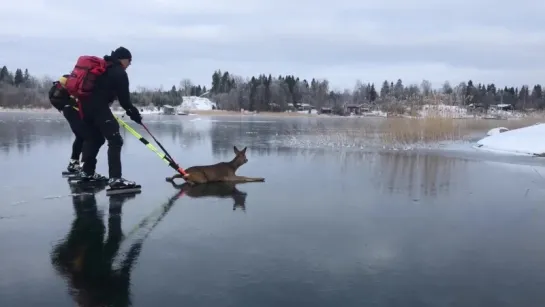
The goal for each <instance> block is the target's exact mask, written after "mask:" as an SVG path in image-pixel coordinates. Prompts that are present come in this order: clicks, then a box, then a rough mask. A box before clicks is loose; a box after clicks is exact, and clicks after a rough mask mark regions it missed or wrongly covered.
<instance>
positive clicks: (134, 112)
mask: <svg viewBox="0 0 545 307" xmlns="http://www.w3.org/2000/svg"><path fill="white" fill-rule="evenodd" d="M127 115H128V116H129V117H130V118H131V119H132V120H133V121H134V122H135V123H137V124H140V125H142V115H140V112H139V111H138V109H137V108H135V107H132V108H130V109H128V110H127Z"/></svg>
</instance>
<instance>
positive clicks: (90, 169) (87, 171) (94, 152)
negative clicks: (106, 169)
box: [78, 108, 108, 180]
mask: <svg viewBox="0 0 545 307" xmlns="http://www.w3.org/2000/svg"><path fill="white" fill-rule="evenodd" d="M85 109H87V110H85ZM94 109H95V108H84V112H83V113H84V118H83V120H81V121H80V123H81V126H80V129H79V132H80V133H79V134H80V135H81V136H82V138H83V139H84V142H83V148H82V159H81V160H82V162H83V166H82V172H81V178H82V179H83V180H88V179H89V180H107V179H108V178H106V177H104V176H102V175H100V174H98V173H97V172H96V165H97V156H98V152H99V151H100V148H101V147H102V145H104V142H105V139H104V136H102V133H101V131H100V129H99V127H98V126H97V124H96V123H97V122H96V112H95V110H94ZM78 116H79V113H78Z"/></svg>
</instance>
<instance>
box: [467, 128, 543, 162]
mask: <svg viewBox="0 0 545 307" xmlns="http://www.w3.org/2000/svg"><path fill="white" fill-rule="evenodd" d="M475 148H478V149H482V150H488V151H493V152H498V153H506V154H515V155H532V156H533V155H542V154H545V124H541V123H539V124H535V125H533V126H529V127H524V128H519V129H514V130H509V131H506V132H503V133H497V134H493V135H490V136H487V137H485V138H483V139H482V140H480V141H478V142H477V145H476V146H475Z"/></svg>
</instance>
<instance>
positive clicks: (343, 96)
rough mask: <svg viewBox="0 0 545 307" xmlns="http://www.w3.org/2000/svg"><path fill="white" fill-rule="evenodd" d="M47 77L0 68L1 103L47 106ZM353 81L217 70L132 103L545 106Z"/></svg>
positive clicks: (538, 90)
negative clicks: (206, 80) (203, 81)
mask: <svg viewBox="0 0 545 307" xmlns="http://www.w3.org/2000/svg"><path fill="white" fill-rule="evenodd" d="M52 82H53V80H52V79H51V78H47V77H45V78H37V77H35V76H32V75H31V74H30V73H29V71H28V69H24V70H23V69H21V68H17V69H16V70H15V72H12V71H10V70H9V69H8V68H7V67H6V66H3V67H2V69H1V70H0V107H6V108H21V107H42V108H49V107H50V104H49V101H48V99H47V92H48V91H49V88H50V87H51V85H52ZM379 86H380V88H379V87H378V86H377V87H376V86H375V84H374V83H364V82H362V81H357V82H356V84H355V86H354V88H353V89H345V90H343V91H337V90H332V89H331V87H330V85H329V82H328V80H327V79H315V78H313V79H311V80H307V79H300V78H299V77H297V76H293V75H280V76H276V77H273V76H272V75H270V74H269V75H266V74H261V75H258V76H252V77H250V78H243V77H241V76H237V75H234V74H232V73H229V72H228V71H223V72H222V71H221V70H216V71H214V73H213V74H212V78H211V86H210V87H209V88H207V87H206V86H203V85H198V84H194V83H193V82H192V81H191V80H190V79H183V80H182V81H181V82H180V83H179V84H178V87H176V85H172V87H171V88H170V89H169V90H164V89H162V88H159V89H149V88H145V87H139V88H138V89H137V90H136V91H134V92H133V93H131V98H132V100H133V103H134V104H135V105H138V106H156V107H161V106H163V105H172V106H177V105H180V104H181V103H182V101H183V99H182V97H183V96H204V97H207V98H209V99H210V100H212V101H214V102H216V103H217V105H218V108H220V109H224V110H240V109H245V110H249V111H258V112H259V111H285V110H289V109H295V108H297V107H300V106H302V105H310V106H312V107H314V108H316V109H320V108H323V107H328V108H331V109H333V111H334V112H336V113H341V112H342V110H343V109H344V106H346V105H350V104H352V105H362V104H369V105H371V106H374V107H376V108H378V109H381V110H384V111H392V112H394V111H396V110H397V111H399V112H403V110H405V109H406V107H407V106H421V105H424V104H438V103H442V104H447V105H460V106H470V105H478V106H480V107H482V108H484V109H487V108H488V107H489V106H490V105H495V104H509V105H512V106H513V108H514V109H517V110H533V109H544V108H545V98H544V96H543V90H542V86H541V85H539V84H536V85H534V86H532V87H529V86H528V85H522V86H519V87H507V86H505V87H503V88H497V87H496V85H495V84H493V83H491V84H482V83H477V84H474V83H473V81H472V80H468V81H467V82H461V83H459V84H457V85H456V86H451V85H450V83H449V82H448V81H446V82H444V84H442V86H441V87H440V88H433V87H432V84H431V82H430V81H427V80H423V81H422V82H421V83H420V84H408V85H406V84H404V83H403V81H402V80H401V79H397V81H395V82H394V81H389V80H385V81H384V82H382V84H380V85H379Z"/></svg>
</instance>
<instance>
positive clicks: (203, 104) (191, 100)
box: [179, 96, 218, 112]
mask: <svg viewBox="0 0 545 307" xmlns="http://www.w3.org/2000/svg"><path fill="white" fill-rule="evenodd" d="M182 99H183V102H182V105H181V106H179V109H180V110H181V111H184V112H187V111H209V110H214V109H217V108H218V106H217V105H216V103H215V102H213V101H211V100H210V99H208V98H204V97H198V96H183V97H182Z"/></svg>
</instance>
